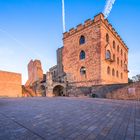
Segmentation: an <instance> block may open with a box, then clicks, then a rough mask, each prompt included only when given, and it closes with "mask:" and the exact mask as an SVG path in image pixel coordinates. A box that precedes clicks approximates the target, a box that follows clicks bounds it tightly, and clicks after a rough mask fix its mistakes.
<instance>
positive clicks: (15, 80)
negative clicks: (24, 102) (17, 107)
mask: <svg viewBox="0 0 140 140" xmlns="http://www.w3.org/2000/svg"><path fill="white" fill-rule="evenodd" d="M21 85H22V82H21V74H17V73H12V72H5V71H0V97H21V96H22V87H21Z"/></svg>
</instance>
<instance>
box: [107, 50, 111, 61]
mask: <svg viewBox="0 0 140 140" xmlns="http://www.w3.org/2000/svg"><path fill="white" fill-rule="evenodd" d="M106 59H111V53H110V51H109V50H107V51H106Z"/></svg>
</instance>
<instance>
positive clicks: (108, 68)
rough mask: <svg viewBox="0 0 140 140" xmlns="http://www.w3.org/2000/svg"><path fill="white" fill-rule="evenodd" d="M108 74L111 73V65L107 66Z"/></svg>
mask: <svg viewBox="0 0 140 140" xmlns="http://www.w3.org/2000/svg"><path fill="white" fill-rule="evenodd" d="M107 74H110V67H109V66H108V67H107Z"/></svg>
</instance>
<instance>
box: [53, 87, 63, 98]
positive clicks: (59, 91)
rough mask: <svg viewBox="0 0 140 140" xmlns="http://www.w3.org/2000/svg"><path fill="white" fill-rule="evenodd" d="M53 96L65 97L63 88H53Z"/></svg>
mask: <svg viewBox="0 0 140 140" xmlns="http://www.w3.org/2000/svg"><path fill="white" fill-rule="evenodd" d="M53 94H54V96H66V95H65V88H64V87H63V86H61V85H57V86H55V87H54V88H53Z"/></svg>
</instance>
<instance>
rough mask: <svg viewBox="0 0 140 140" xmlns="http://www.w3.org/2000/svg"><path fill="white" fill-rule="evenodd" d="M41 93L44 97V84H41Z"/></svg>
mask: <svg viewBox="0 0 140 140" xmlns="http://www.w3.org/2000/svg"><path fill="white" fill-rule="evenodd" d="M40 88H41V94H42V96H43V97H45V96H46V88H45V86H44V85H41V87H40Z"/></svg>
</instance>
